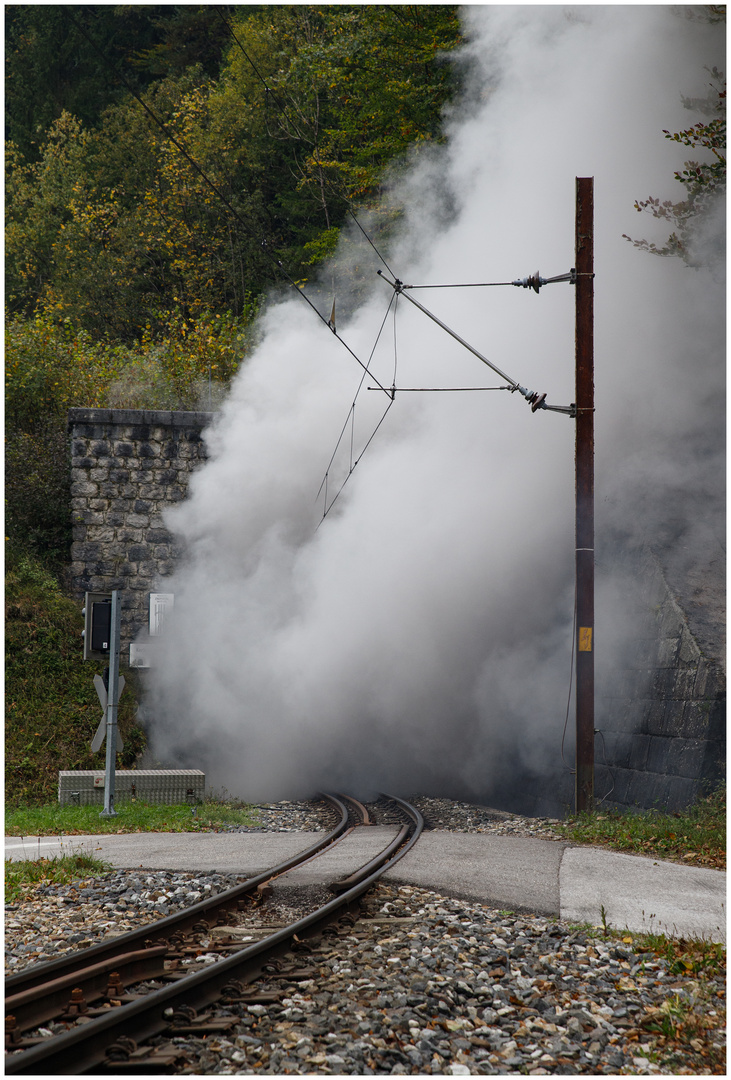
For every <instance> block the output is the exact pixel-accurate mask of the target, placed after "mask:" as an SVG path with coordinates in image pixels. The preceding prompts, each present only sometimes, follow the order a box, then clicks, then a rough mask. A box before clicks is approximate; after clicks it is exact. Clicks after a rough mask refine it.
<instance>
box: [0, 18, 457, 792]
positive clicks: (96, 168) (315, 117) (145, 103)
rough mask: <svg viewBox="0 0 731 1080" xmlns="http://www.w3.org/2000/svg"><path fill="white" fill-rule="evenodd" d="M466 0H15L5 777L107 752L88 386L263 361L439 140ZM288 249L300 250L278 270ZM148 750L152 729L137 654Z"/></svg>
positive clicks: (191, 400) (8, 174) (194, 395)
mask: <svg viewBox="0 0 731 1080" xmlns="http://www.w3.org/2000/svg"><path fill="white" fill-rule="evenodd" d="M459 41H460V28H459V20H458V15H457V8H456V7H454V6H451V5H444V6H442V5H435V6H429V5H427V6H425V5H402V6H387V5H374V6H355V5H354V6H350V5H335V6H322V7H320V6H317V5H284V6H271V5H255V6H249V5H247V6H236V5H216V6H214V7H211V6H207V5H142V6H139V5H138V6H130V5H121V6H120V5H107V6H104V5H90V6H86V5H67V6H65V7H63V6H57V5H51V6H43V5H40V6H39V5H35V6H34V5H25V6H23V5H17V6H14V7H10V8H8V9H7V12H6V38H5V48H6V95H5V120H6V138H7V142H6V156H5V166H6V171H5V185H6V186H5V195H6V231H5V256H6V263H5V274H6V276H5V283H6V288H5V300H6V330H5V355H6V408H5V421H6V423H5V461H6V478H5V479H6V486H5V494H6V503H5V506H6V525H5V535H6V572H7V579H6V700H7V710H6V758H5V760H6V798H7V799H8V801H9V802H10V804H12V805H18V804H21V803H24V804H34V805H41V804H44V803H48V802H49V801H53V800H55V799H56V797H57V777H58V770H59V769H89V768H103V766H104V750H103V749H102V751H101V752H100V753H98V754H95V755H92V753H91V750H90V742H91V739H92V737H93V735H94V732H95V731H96V727H97V725H98V723H99V719H100V717H101V708H100V706H99V703H98V701H97V697H96V692H95V689H94V686H93V676H94V674H95V673H97V672H101V671H102V667H103V665H102V664H93V663H84V662H83V660H82V642H81V629H82V617H81V613H80V608H81V604H80V603H79V602H78V600H72V599H70V598H69V597H68V596H66V595H65V594H64V579H65V569H66V566H67V563H68V559H69V546H70V542H71V522H70V505H69V482H70V480H69V462H70V453H69V446H68V436H67V431H66V416H67V412H68V409H69V408H70V407H74V406H86V407H88V406H97V407H127V408H183V409H185V408H195V407H197V406H198V405H199V402H200V401H201V400H205V397H206V396H207V391H208V387H209V384H210V385H212V386H213V388H214V393H216V396H217V397H218V396H220V393H221V392H222V391H223V390H225V388H226V387H227V385H228V384H229V382H230V380H231V378H232V376H233V375H234V374H235V372H236V371H237V369H238V368H239V366H240V365H241V364H242V363H245V361H246V356H247V353H248V350H249V349H250V347H251V344H252V341H253V336H254V332H255V331H254V324H255V320H256V317H257V314H258V313H259V310H260V308H261V305H262V303H263V301H264V298H265V296H266V295H267V293H268V292H269V291H270V290H271V289H272V288H275V287H281V286H284V287H287V288H291V287H292V284H291V283H293V282H294V283H296V286H297V287H303V286H304V285H305V284H306V281H307V279H308V278H310V277H312V276H313V275H315V274H316V273H317V267H318V264H320V263H321V262H322V261H323V260H324V259H325V258H327V257H328V256H329V255H331V253H332V252H333V251H334V249H335V247H336V244H337V241H338V237H339V235H340V231H341V228H342V226H343V224H344V222H345V221H346V219H347V217H348V215H349V213H350V211H351V210H352V209H358V210H360V209H361V208H375V207H377V206H378V207H380V211H379V214H380V217H379V218H378V219H377V222H376V228H378V227H379V226H378V221H381V223H382V227H383V228H388V227H389V225H390V224H391V223H392V222H393V220H395V217H397V214H398V208H397V207H393V206H389V205H388V202H387V201H386V202H383V201H382V199H383V195H384V185H383V181H384V177H385V176H386V173H387V171H388V170H389V169H391V168H395V167H396V163H397V161H398V160H399V158H400V157H401V156H402V155H403V154H405V153H407V152H410V153H416V152H418V150H419V148H420V147H426V146H427V145H428V144H429V143H431V142H434V141H438V140H439V139H440V138H441V122H442V107H443V106H444V105H445V104H446V103H447V102H448V101H449V99H450V97H451V95H452V93H453V91H454V89H455V86H456V74H455V70H454V68H453V66H452V65H451V64H450V63H449V61H448V54H449V52H450V50H452V49H453V48H454V47H455V46H456V45H457V44H458V42H459ZM280 264H281V267H280ZM126 678H127V687H126V689H125V691H124V694H123V696H122V699H121V701H120V710H119V724H120V729H121V732H122V734H123V737H124V740H125V749H124V753H123V754H122V755H118V758H117V765H118V767H125V766H126V767H129V765H130V764H132V763H133V762H134V760H135V757H136V755H137V754H138V752H139V751H140V750H141V748H142V747H143V746H144V734H143V732H142V731H141V730H140V729H139V728H138V727H136V725H135V721H134V714H135V706H136V702H135V685H134V677H133V673H126Z"/></svg>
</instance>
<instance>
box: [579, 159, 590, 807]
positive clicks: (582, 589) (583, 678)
mask: <svg viewBox="0 0 731 1080" xmlns="http://www.w3.org/2000/svg"><path fill="white" fill-rule="evenodd" d="M576 634H577V640H576V812H577V813H580V812H582V811H591V810H593V809H594V178H593V177H577V178H576Z"/></svg>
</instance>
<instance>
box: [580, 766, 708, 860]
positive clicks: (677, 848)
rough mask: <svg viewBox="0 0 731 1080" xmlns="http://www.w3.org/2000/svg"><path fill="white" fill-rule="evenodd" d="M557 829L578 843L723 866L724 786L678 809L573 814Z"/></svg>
mask: <svg viewBox="0 0 731 1080" xmlns="http://www.w3.org/2000/svg"><path fill="white" fill-rule="evenodd" d="M558 828H559V829H560V830H561V831H563V832H564V833H565V835H566V838H567V839H569V840H572V841H574V842H575V843H580V844H601V845H603V846H606V847H611V848H613V849H615V850H618V851H631V852H634V853H636V854H638V855H651V856H658V857H659V858H664V859H682V861H683V862H685V863H686V864H687V865H691V866H692V865H695V866H709V867H717V868H723V867H725V865H726V786H725V784H723V785H721V786H720V787H718V788H717V789H716V790H715V791H714V792H713V793H712V794H710V795H707V796H706V797H704V798H702V799H700V800H699V801H698V802H697V803H696V804H695V805H694V806H692V807H690V808H689V809H688V810H686V811H684V812H683V813H672V814H662V813H654V812H643V813H629V812H627V813H615V812H609V813H598V814H597V813H595V814H578V815H577V816H576V817H573V818H569V819H568V821H566V822H562V823H561V824H560V825H559V826H558Z"/></svg>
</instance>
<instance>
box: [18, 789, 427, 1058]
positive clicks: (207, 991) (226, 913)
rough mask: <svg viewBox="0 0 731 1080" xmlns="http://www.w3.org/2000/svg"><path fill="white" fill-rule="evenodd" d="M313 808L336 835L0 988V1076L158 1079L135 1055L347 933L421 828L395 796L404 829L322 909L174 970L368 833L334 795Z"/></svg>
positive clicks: (359, 813) (339, 885) (355, 805)
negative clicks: (97, 1074)
mask: <svg viewBox="0 0 731 1080" xmlns="http://www.w3.org/2000/svg"><path fill="white" fill-rule="evenodd" d="M323 798H324V799H325V800H326V801H327V802H328V803H329V805H330V806H331V807H332V808H333V810H334V811H335V812H336V813H337V814H338V815H339V819H338V822H337V825H336V826H335V827H334V828H333V829H332V830H331V831H330V832H329V833H327V834H326V835H325V836H324V837H321V838H320V839H319V840H318V842H317V843H316V844H313V845H311V846H310V847H308V848H307V849H306V850H304V851H302V852H300V853H299V854H298V855H296V856H294V857H292V858H290V859H288V860H287V861H286V862H283V863H280V864H278V865H277V866H274V867H272V868H270V869H269V870H267V871H265V872H264V873H262V874H260V875H258V876H256V877H254V878H249V879H247V880H246V881H244V882H243V883H242V884H240V885H237V886H235V887H234V888H232V889H229V890H227V891H226V892H223V893H220V894H218V895H217V896H214V897H211V898H209V899H208V900H204V901H202V902H200V903H197V904H195V905H194V906H193V907H190V908H186V909H185V910H183V911H181V912H177V913H176V914H174V915H169V916H167V917H166V918H164V919H161V920H159V921H158V922H155V923H149V924H147V925H145V926H144V927H142V928H141V929H140V930H138V931H133V932H131V933H127V934H123V935H121V936H120V937H117V938H114V939H113V940H111V941H106V942H102V943H100V944H99V945H95V946H93V947H92V948H90V949H86V950H83V951H80V952H77V953H74V954H72V955H71V956H68V957H64V958H62V959H60V960H57V961H53V962H51V963H47V964H38V965H34V966H32V967H30V968H27V969H26V970H25V971H21V972H19V973H18V974H17V975H13V976H11V977H10V978H8V979H7V980H6V983H5V993H6V998H5V1024H6V1036H5V1042H6V1056H5V1072H6V1074H15V1073H17V1074H22V1073H27V1074H39V1073H83V1072H88V1071H99V1070H100V1069H103V1068H104V1067H105V1065H107V1066H111V1065H112V1064H113V1063H116V1064H121V1063H122V1062H125V1064H126V1065H127V1066H130V1065H132V1064H134V1063H135V1062H136V1063H137V1064H138V1066H141V1067H145V1066H146V1065H147V1064H149V1065H150V1067H151V1068H159V1067H160V1066H161V1065H163V1064H164V1062H163V1061H162V1060H160V1059H159V1058H158V1059H157V1060H156V1061H153V1060H152V1059H148V1058H147V1057H146V1052H145V1051H144V1049H140V1050H138V1049H137V1044H139V1043H142V1042H143V1041H144V1040H147V1039H150V1038H152V1037H153V1036H156V1035H160V1034H162V1033H163V1032H167V1033H168V1034H175V1033H180V1032H181V1031H191V1030H194V1031H195V1030H197V1031H200V1032H203V1031H206V1030H215V1029H217V1028H216V1022H215V1021H214V1020H213V1019H212V1017H211V1015H210V1013H209V1012H208V1011H207V1010H210V1009H211V1007H212V1006H214V1005H215V1004H216V1003H218V1002H224V1003H227V1004H234V1003H237V1002H238V1003H242V1002H245V1003H248V1004H251V1003H253V1001H254V1000H256V1001H258V1002H260V1001H261V998H262V995H261V993H260V994H259V995H258V996H257V997H256V999H254V998H253V997H252V996H251V994H248V995H247V991H246V985H247V983H250V982H251V981H252V980H254V979H256V978H258V977H259V976H260V975H261V974H262V972H267V971H272V972H273V971H276V970H277V967H278V965H279V963H280V961H279V960H278V958H279V957H281V956H282V955H284V954H285V953H287V952H290V951H294V952H295V953H296V952H298V951H299V952H301V951H304V950H306V949H307V944H306V939H307V938H308V937H312V936H317V935H320V934H322V933H323V932H328V929H329V930H330V932H337V930H335V931H333V929H332V927H333V924H337V923H338V922H339V923H340V925H342V926H347V927H350V926H352V925H353V922H354V921H355V919H356V918H357V916H358V911H359V899H360V897H361V896H362V895H363V894H364V893H365V892H366V891H367V890H368V889H369V888H370V887H371V886H372V885H374V884H375V883H376V881H377V880H378V879H379V878H380V877H381V875H382V874H383V873H385V871H386V870H388V869H389V868H390V867H391V866H393V864H394V863H395V862H396V861H397V860H398V859H400V858H401V857H402V856H403V855H405V854H406V852H407V851H408V850H410V848H411V847H412V846H413V845H414V844H415V843H416V841H417V839H418V837H419V835H420V833H421V830H422V828H423V825H424V822H423V819H422V817H421V814H420V813H419V811H418V810H416V809H415V808H414V807H412V806H410V805H409V804H408V803H406V802H404V801H403V800H401V799H398V798H396V797H395V796H386V798H388V800H389V801H390V802H391V803H392V804H394V805H395V807H396V808H397V811H398V815H399V816H400V818H401V820H402V821H404V819H405V821H404V824H402V825H401V827H400V829H399V831H398V833H397V835H396V836H395V837H394V838H393V839H392V840H391V841H390V842H389V843H388V844H387V846H386V847H385V848H384V849H383V850H382V851H381V852H380V853H379V854H378V855H377V856H376V857H375V858H373V859H371V860H369V861H368V862H367V863H366V864H365V865H364V866H362V867H360V868H359V869H358V870H357V871H356V872H355V873H352V874H350V875H349V876H348V877H346V878H344V879H341V880H338V881H335V882H331V883H329V885H328V889H329V892H330V893H331V894H332V899H329V900H327V901H326V902H325V903H322V904H321V905H320V906H319V907H317V908H316V909H315V910H313V911H311V912H310V913H309V914H307V915H305V916H304V917H302V918H299V919H298V920H297V921H295V922H293V923H290V924H289V925H287V926H284V927H281V928H279V929H277V930H275V932H273V933H270V934H268V935H267V936H266V937H264V938H263V939H262V940H261V941H258V942H256V943H255V944H252V945H245V946H242V944H241V942H240V941H235V940H233V939H229V940H227V939H226V938H225V937H224V938H223V939H222V940H219V941H218V942H217V945H216V948H215V951H216V952H217V953H218V958H217V960H216V962H215V963H212V964H209V965H207V966H205V967H203V968H201V969H200V970H197V971H194V972H193V973H192V974H185V970H184V968H182V966H181V960H182V959H183V958H184V957H185V956H186V955H187V956H188V957H191V956H193V957H194V956H195V955H196V953H197V954H200V953H201V952H204V951H209V952H210V951H211V949H210V942H209V944H208V945H206V946H202V945H201V940H203V941H207V940H208V938H207V937H206V935H209V934H210V930H211V929H212V928H213V927H223V926H231V923H232V921H233V920H235V918H236V916H237V915H238V914H239V913H240V912H241V911H242V910H246V909H247V908H248V909H250V908H251V905H252V903H253V902H256V900H261V899H262V898H263V897H265V896H266V895H267V893H268V892H269V891H270V889H271V882H272V881H273V880H274V879H276V878H278V877H280V876H281V875H283V874H286V873H287V872H288V871H290V870H293V869H295V868H296V867H301V866H302V865H303V864H304V863H306V862H309V861H310V860H312V859H316V858H317V857H318V856H320V855H321V854H323V853H324V852H325V851H327V850H328V849H329V848H330V847H331V846H332V845H333V844H335V843H336V842H338V841H341V840H342V839H343V838H344V837H345V836H347V834H348V833H349V832H351V831H352V830H353V829H354V828H356V827H358V826H359V825H369V824H372V822H371V821H370V818H369V815H368V811H367V810H366V808H365V807H364V806H363V805H362V804H361V803H359V802H357V800H355V799H352V798H350V797H349V796H335V795H326V796H323ZM346 803H347V804H349V806H350V810H349V809H348V805H346ZM354 820H355V824H353V821H354ZM196 935H197V937H196ZM160 979H163V980H165V981H166V982H167V985H164V986H163V987H162V988H160V989H152V990H149V991H148V992H144V991H143V993H142V994H141V996H134V995H133V994H132V993H130V991H129V989H128V988H131V987H132V986H134V984H135V983H141V982H142V983H144V982H145V981H146V980H148V981H149V980H153V981H155V980H157V981H159V980H160ZM264 996H265V997H266V995H264ZM95 1004H96V1007H94V1006H95ZM79 1017H81V1020H80V1021H79ZM53 1018H56V1019H60V1020H62V1021H63V1022H64V1023H67V1024H68V1025H69V1026H68V1029H67V1030H66V1031H65V1032H64V1033H63V1034H60V1035H54V1036H51V1037H48V1036H46V1037H41V1038H30V1039H29V1038H28V1037H27V1035H26V1034H25V1033H27V1032H31V1033H32V1031H33V1030H34V1029H37V1028H38V1027H39V1025H42V1024H44V1023H46V1022H48V1021H49V1020H51V1019H53ZM235 1020H236V1017H235V1016H234V1017H233V1019H231V1020H230V1021H219V1022H218V1023H219V1024H223V1023H226V1022H227V1023H229V1024H233V1023H234V1022H235ZM211 1024H213V1028H211ZM206 1025H207V1026H206ZM132 1059H134V1061H133V1060H132Z"/></svg>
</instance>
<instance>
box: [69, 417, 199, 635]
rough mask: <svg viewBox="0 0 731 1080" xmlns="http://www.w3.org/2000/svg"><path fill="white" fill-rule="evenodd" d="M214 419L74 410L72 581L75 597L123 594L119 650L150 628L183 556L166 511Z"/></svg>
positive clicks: (180, 493)
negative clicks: (158, 595)
mask: <svg viewBox="0 0 731 1080" xmlns="http://www.w3.org/2000/svg"><path fill="white" fill-rule="evenodd" d="M212 418H213V414H212V413H205V412H162V411H148V410H138V409H71V410H70V411H69V418H68V426H69V431H70V434H71V514H72V523H73V544H72V546H71V579H72V587H73V589H74V591H75V592H77V593H78V594H79V595H80V596H83V594H84V593H85V592H111V591H112V590H113V589H119V590H120V591H121V592H122V593H123V596H122V644H123V647H124V646H125V645H128V644H129V642H130V641H131V640H133V639H134V637H135V635H136V634H137V633H138V631H139V630H140V629H143V628H144V627H146V626H147V623H148V612H149V594H150V593H151V592H164V591H165V589H164V579H165V577H166V576H167V575H168V574H170V573H171V572H172V570H173V567H174V565H175V561H176V559H178V558H179V557H180V554H181V551H180V547H179V545H178V544H177V543H176V541H175V539H174V538H173V537H172V535H171V534H170V533H169V532H168V530H167V529H166V528H165V526H164V524H163V518H162V515H163V511H164V510H166V509H167V508H169V507H170V506H172V505H173V504H174V503H176V502H179V501H180V500H181V499H184V498H185V495H186V493H187V490H188V481H189V479H190V476H191V473H192V472H193V471H194V470H195V469H196V468H197V467H198V466H199V465H200V464H201V462H202V461H204V460H205V457H206V451H205V443H204V442H203V438H202V432H203V429H204V428H205V427H206V426H207V425H208V424H209V423H210V422H211V420H212Z"/></svg>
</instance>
